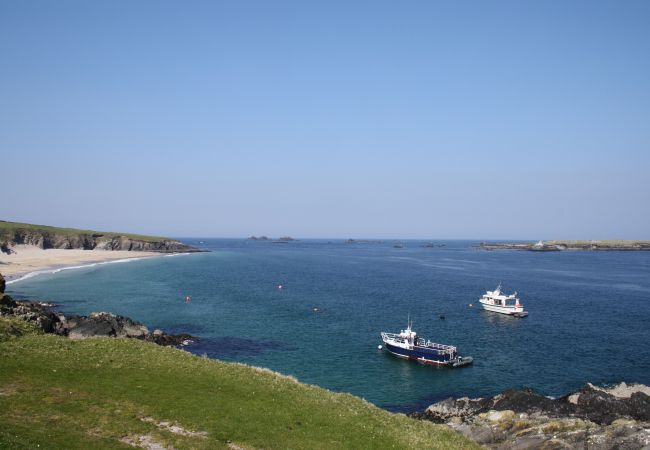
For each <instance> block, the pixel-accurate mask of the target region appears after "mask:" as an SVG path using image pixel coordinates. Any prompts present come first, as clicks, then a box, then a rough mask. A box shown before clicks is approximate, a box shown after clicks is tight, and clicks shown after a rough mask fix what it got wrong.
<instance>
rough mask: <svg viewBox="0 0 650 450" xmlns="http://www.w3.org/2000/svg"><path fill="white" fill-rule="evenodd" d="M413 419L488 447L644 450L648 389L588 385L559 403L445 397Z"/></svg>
mask: <svg viewBox="0 0 650 450" xmlns="http://www.w3.org/2000/svg"><path fill="white" fill-rule="evenodd" d="M411 417H414V418H417V419H422V420H430V421H432V422H436V423H444V424H447V425H448V426H449V427H451V428H452V429H454V430H455V431H457V432H459V433H461V434H463V435H465V436H466V437H468V438H470V439H472V440H474V441H476V442H477V443H479V444H482V445H485V446H488V447H490V448H503V449H506V448H507V449H512V448H515V449H526V448H576V447H580V448H583V447H584V448H590V449H614V448H616V449H622V450H632V449H642V448H648V447H647V446H648V445H649V444H650V387H648V386H645V385H642V384H634V385H627V384H625V383H620V384H618V385H616V386H614V387H612V388H609V389H607V388H601V387H597V386H594V385H592V384H587V385H586V386H585V387H583V388H582V389H580V390H579V391H576V392H573V393H571V394H568V395H565V396H563V397H560V398H557V399H553V398H549V397H545V396H543V395H541V394H539V393H536V392H535V391H533V390H530V389H523V390H518V389H512V390H507V391H504V392H502V393H501V394H498V395H495V396H494V397H486V398H477V399H469V398H467V397H464V398H460V399H453V398H449V399H446V400H442V401H440V402H438V403H435V404H433V405H431V406H429V407H428V408H427V409H426V410H425V411H423V412H417V413H413V414H411Z"/></svg>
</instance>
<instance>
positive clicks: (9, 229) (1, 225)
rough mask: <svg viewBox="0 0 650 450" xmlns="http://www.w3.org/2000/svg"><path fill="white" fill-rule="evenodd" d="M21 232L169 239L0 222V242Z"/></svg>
mask: <svg viewBox="0 0 650 450" xmlns="http://www.w3.org/2000/svg"><path fill="white" fill-rule="evenodd" d="M21 230H25V231H31V232H38V233H43V234H60V235H88V236H94V237H101V236H105V237H108V238H112V237H121V236H124V237H127V238H130V239H137V240H141V241H153V242H158V241H165V240H169V238H166V237H162V236H147V235H143V234H133V233H117V232H109V231H92V230H80V229H77V228H60V227H51V226H48V225H34V224H31V223H19V222H6V221H4V220H0V240H11V237H12V236H14V235H15V233H16V231H21Z"/></svg>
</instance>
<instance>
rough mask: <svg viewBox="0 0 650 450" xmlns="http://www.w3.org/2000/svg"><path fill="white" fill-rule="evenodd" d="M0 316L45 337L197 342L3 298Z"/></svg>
mask: <svg viewBox="0 0 650 450" xmlns="http://www.w3.org/2000/svg"><path fill="white" fill-rule="evenodd" d="M0 316H14V317H18V318H20V319H22V320H24V321H26V322H29V323H33V324H35V325H36V326H37V327H38V328H39V329H41V330H42V331H43V332H45V333H53V334H58V335H60V336H67V337H69V338H70V339H86V338H92V337H115V338H133V339H141V340H144V341H147V342H153V343H155V344H158V345H165V346H179V345H187V344H189V343H190V342H193V341H196V340H198V338H196V337H195V336H191V335H189V334H178V335H171V334H165V333H163V332H162V331H161V330H155V331H154V332H153V333H152V332H150V331H149V329H148V328H147V327H146V326H145V325H143V324H142V323H140V322H137V321H135V320H133V319H131V318H129V317H124V316H119V315H115V314H111V313H108V312H97V313H91V314H90V315H89V316H78V315H70V316H65V315H64V314H61V313H58V312H55V311H54V305H52V304H50V303H45V302H37V301H30V300H22V301H15V300H13V299H12V298H11V297H10V296H8V295H6V294H0Z"/></svg>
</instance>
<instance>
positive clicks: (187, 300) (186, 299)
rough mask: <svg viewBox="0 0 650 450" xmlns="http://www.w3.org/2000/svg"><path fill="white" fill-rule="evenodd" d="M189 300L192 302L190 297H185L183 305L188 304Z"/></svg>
mask: <svg viewBox="0 0 650 450" xmlns="http://www.w3.org/2000/svg"><path fill="white" fill-rule="evenodd" d="M190 300H192V297H190V296H189V295H188V296H186V297H185V303H189V302H190Z"/></svg>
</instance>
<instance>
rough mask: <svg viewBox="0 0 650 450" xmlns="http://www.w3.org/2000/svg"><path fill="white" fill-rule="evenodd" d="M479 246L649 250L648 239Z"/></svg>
mask: <svg viewBox="0 0 650 450" xmlns="http://www.w3.org/2000/svg"><path fill="white" fill-rule="evenodd" d="M479 248H481V249H483V250H529V251H537V252H557V251H564V250H583V251H650V241H646V240H615V239H610V240H592V241H586V240H583V241H570V240H564V241H563V240H550V241H537V242H481V244H480V245H479Z"/></svg>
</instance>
